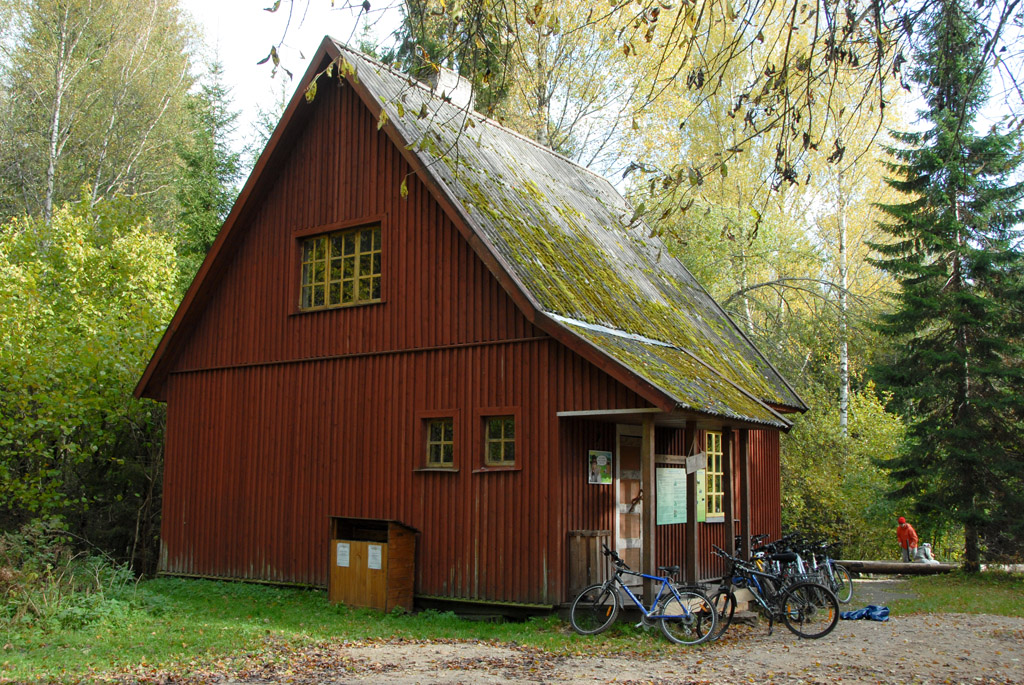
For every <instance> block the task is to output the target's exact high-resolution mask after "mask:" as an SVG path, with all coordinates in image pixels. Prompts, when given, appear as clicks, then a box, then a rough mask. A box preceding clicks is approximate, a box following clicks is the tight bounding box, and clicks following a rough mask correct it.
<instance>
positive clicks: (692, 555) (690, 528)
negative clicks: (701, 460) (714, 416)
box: [683, 421, 700, 583]
mask: <svg viewBox="0 0 1024 685" xmlns="http://www.w3.org/2000/svg"><path fill="white" fill-rule="evenodd" d="M696 439H697V422H696V421H687V422H686V430H685V432H684V433H683V444H685V445H686V450H685V451H686V456H688V457H689V456H693V455H692V454H691V453H692V452H693V447H694V441H696ZM698 451H699V450H698ZM699 525H700V524H699V523H697V472H696V471H694V472H693V473H687V474H686V539H685V540H684V541H683V560H684V564H685V569H684V572H683V573H684V576H683V577H684V578H686V582H688V583H696V582H697V581H698V580H700V557H699V556H698V554H699V552H698V551H697V540H698V539H699V538H698V534H697V526H699Z"/></svg>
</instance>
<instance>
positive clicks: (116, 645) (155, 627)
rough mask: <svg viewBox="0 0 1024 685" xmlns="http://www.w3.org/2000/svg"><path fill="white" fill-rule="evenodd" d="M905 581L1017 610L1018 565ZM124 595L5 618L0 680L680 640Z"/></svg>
mask: <svg viewBox="0 0 1024 685" xmlns="http://www.w3.org/2000/svg"><path fill="white" fill-rule="evenodd" d="M910 586H911V589H912V590H913V591H914V592H916V593H917V594H918V595H919V599H913V600H899V601H898V602H896V603H895V604H896V605H897V606H896V607H894V608H895V611H894V613H910V612H914V611H927V612H936V613H937V612H944V611H956V612H971V613H997V614H1003V615H1011V616H1024V578H1021V577H1020V576H1015V577H1011V576H1008V575H1006V574H995V573H993V574H985V575H983V576H982V577H980V578H972V577H968V576H965V575H960V574H953V575H945V576H932V577H925V578H915V579H912V580H911V581H910ZM979 590H980V591H979ZM130 604H131V606H132V608H131V610H129V611H119V612H116V613H114V614H113V615H105V614H104V612H102V611H98V612H96V613H95V616H94V617H91V618H89V619H87V621H86V622H85V623H84V624H83V625H80V626H79V627H77V628H67V627H64V628H59V629H49V630H44V629H41V628H39V627H32V626H26V627H22V628H20V629H11V628H8V629H6V630H5V631H4V636H3V655H2V657H0V682H3V681H4V680H7V681H14V682H25V681H30V682H34V681H51V680H56V681H70V682H73V681H78V680H81V681H88V682H93V681H97V680H100V681H102V680H104V679H106V678H110V677H112V672H113V671H116V670H117V669H122V668H134V669H136V670H135V671H134V673H136V674H138V673H139V669H141V670H142V672H143V673H144V672H145V669H147V668H150V669H154V670H157V669H159V670H164V669H166V670H171V671H174V672H178V673H182V674H187V673H192V672H202V671H203V670H205V669H211V668H212V669H216V668H218V665H220V664H223V663H224V660H225V659H228V658H231V657H234V656H250V657H251V656H258V655H259V652H260V650H263V649H265V648H266V647H267V645H268V644H269V645H274V647H275V648H280V646H281V645H282V644H283V645H288V646H294V647H299V646H303V645H306V644H312V643H317V642H320V641H324V640H331V641H343V640H350V641H360V640H372V639H395V638H397V639H409V640H421V639H422V640H437V639H442V640H443V639H467V640H485V641H488V640H494V641H500V642H516V643H519V644H521V645H528V646H533V647H538V648H543V649H545V650H550V651H554V652H559V653H564V654H572V653H576V652H584V651H585V652H586V653H587V654H594V653H600V652H608V653H619V654H621V653H623V652H632V653H637V654H652V655H653V654H658V653H662V652H664V651H666V650H668V651H671V650H675V649H678V647H677V646H674V645H671V644H669V643H668V642H667V641H666V640H664V638H663V637H662V636H661V635H660V632H658V631H652V632H651V633H649V634H647V635H641V634H640V633H641V631H640V630H638V629H636V628H633V627H632V626H630V625H628V624H623V623H621V622H620V623H619V624H618V625H616V626H615V627H614V628H613V629H612V630H610V631H608V633H606V634H603V635H600V636H579V635H576V634H575V633H573V631H572V630H571V628H569V627H568V625H567V624H565V623H562V622H561V621H559V620H558V619H557V618H556V617H544V618H538V619H533V620H530V621H527V622H524V623H511V622H509V623H490V622H481V621H469V620H462V619H459V618H457V617H456V616H454V615H453V614H450V613H438V612H432V611H427V612H420V613H418V614H415V615H405V614H398V613H394V614H382V613H380V612H376V611H369V610H359V609H349V608H346V607H340V606H332V605H330V604H329V603H328V602H327V597H326V593H325V592H322V591H315V590H297V589H284V588H275V587H268V586H262V585H251V584H243V583H227V582H215V581H206V580H185V579H173V578H158V579H155V580H149V581H146V582H143V583H140V584H139V585H138V587H137V588H136V589H135V591H134V596H133V597H132V598H131V601H130ZM711 649H714V647H711Z"/></svg>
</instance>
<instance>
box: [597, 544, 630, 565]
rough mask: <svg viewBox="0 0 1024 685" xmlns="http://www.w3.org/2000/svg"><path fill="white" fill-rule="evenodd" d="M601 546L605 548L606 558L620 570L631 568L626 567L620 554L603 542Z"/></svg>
mask: <svg viewBox="0 0 1024 685" xmlns="http://www.w3.org/2000/svg"><path fill="white" fill-rule="evenodd" d="M601 546H602V547H604V555H605V556H606V557H610V558H611V560H612V561H613V562H615V565H616V566H617V567H618V568H629V566H627V565H626V562H624V561H623V560H622V557H620V556H619V553H618V552H616V551H615V550H613V549H609V548H608V545H607V544H605V543H603V542H602V543H601Z"/></svg>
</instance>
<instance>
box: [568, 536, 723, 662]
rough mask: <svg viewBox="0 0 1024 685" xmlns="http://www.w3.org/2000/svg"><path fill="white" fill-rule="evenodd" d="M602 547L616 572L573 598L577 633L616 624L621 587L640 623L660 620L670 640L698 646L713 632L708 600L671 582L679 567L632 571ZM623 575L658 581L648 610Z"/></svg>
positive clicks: (591, 632) (713, 619)
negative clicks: (655, 571) (650, 572)
mask: <svg viewBox="0 0 1024 685" xmlns="http://www.w3.org/2000/svg"><path fill="white" fill-rule="evenodd" d="M603 547H604V555H605V556H606V557H609V558H610V559H611V560H612V562H613V563H614V564H615V573H614V575H612V577H611V578H609V579H608V580H606V581H605V582H603V583H598V584H596V585H591V586H589V587H587V588H584V589H583V591H582V592H581V593H580V594H579V595H578V596H577V597H576V599H575V601H573V603H572V609H571V610H570V612H569V620H570V621H571V622H572V627H573V629H574V630H575V631H576V632H577V633H580V634H582V635H596V634H597V633H600V632H601V631H603V630H607V629H608V627H609V626H610V625H611V624H613V623H615V619H616V618H618V615H619V610H620V609H621V608H622V595H621V593H620V590H624V591H625V593H626V596H627V597H629V598H630V599H631V600H633V603H634V604H635V605H636V607H637V609H639V610H640V616H641V620H640V625H645V626H647V625H652V624H653V623H655V622H657V623H659V624H660V625H661V631H662V632H663V633H665V637H667V638H668V639H669V640H671V641H672V642H675V643H677V644H682V645H698V644H700V643H702V642H704V641H706V640H707V639H708V638H710V637H711V635H712V634H714V632H715V626H716V624H717V622H718V615H717V614H716V612H715V609H714V606H713V605H712V604H711V600H710V599H708V596H707V595H706V594H704V593H703V592H702V591H701V590H699V589H697V588H690V587H681V586H678V585H676V584H674V583H673V582H672V580H671V578H672V576H674V575H675V574H676V573H678V572H679V567H678V566H659V567H658V570H659V571H661V572H663V573H664V574H665V575H664V576H652V575H648V574H646V573H638V572H636V571H633V570H631V569H630V568H629V566H627V565H626V562H624V561H623V560H622V558H621V557H620V556H619V555H618V554H617V553H615V552H613V551H612V550H610V549H608V545H603ZM624 575H626V576H635V577H637V578H646V579H648V580H653V581H657V582H660V583H661V585H660V586H659V587H658V591H657V592H656V593H655V595H654V599H653V600H652V601H651V606H650V608H649V609H648V608H647V607H645V606H644V604H643V602H642V601H641V600H640V599H639V598H638V597H637V596H636V595H634V594H633V592H632V591H631V590H630V589H629V587H628V586H627V585H626V584H625V583H624V582H622V576H624Z"/></svg>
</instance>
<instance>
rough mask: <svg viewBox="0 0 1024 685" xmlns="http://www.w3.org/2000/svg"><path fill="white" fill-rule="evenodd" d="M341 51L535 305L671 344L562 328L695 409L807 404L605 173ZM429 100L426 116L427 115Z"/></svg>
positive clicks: (759, 411) (740, 412)
mask: <svg viewBox="0 0 1024 685" xmlns="http://www.w3.org/2000/svg"><path fill="white" fill-rule="evenodd" d="M339 47H340V46H339ZM341 49H342V50H343V51H344V52H343V54H344V55H345V57H346V59H348V60H350V61H351V62H353V63H355V65H356V67H357V69H358V74H359V79H360V81H361V82H362V83H363V84H365V86H366V87H367V88H368V89H369V91H370V93H371V94H372V95H373V96H374V97H375V98H376V99H377V100H378V102H379V103H380V104H381V106H382V107H384V108H385V110H386V111H387V115H388V118H389V121H390V125H394V126H395V127H396V128H397V130H398V132H399V133H400V135H401V136H402V138H403V139H404V140H405V141H406V142H407V143H410V144H412V146H413V147H412V149H413V150H415V153H416V154H417V155H418V156H419V157H420V159H421V161H422V162H423V163H424V166H425V168H426V169H427V172H428V173H429V174H430V175H431V176H432V177H433V178H434V180H435V181H436V182H438V185H440V186H441V187H442V188H443V189H444V190H445V191H446V192H447V193H448V195H449V196H450V199H451V200H452V201H453V202H455V203H456V204H457V205H458V206H460V207H461V208H462V210H463V211H464V213H465V215H466V216H467V217H468V218H469V219H470V221H471V223H472V226H471V228H472V230H474V231H475V232H476V233H477V234H478V235H479V236H480V237H481V239H482V240H484V242H485V243H486V244H487V245H488V246H489V247H490V249H491V250H492V252H493V253H494V254H495V255H496V256H498V257H499V258H500V260H501V261H502V262H503V263H504V264H505V265H506V266H507V268H508V270H509V271H510V273H511V275H512V276H513V277H514V278H515V279H516V281H517V282H519V283H520V284H522V286H523V287H524V288H525V289H526V290H527V291H528V294H529V295H530V296H531V297H532V298H533V299H534V301H535V302H536V303H537V306H538V307H539V309H540V310H541V311H543V312H546V313H548V314H553V315H555V316H556V317H563V318H567V319H574V320H577V321H580V322H585V323H587V324H594V325H598V326H603V327H606V328H609V329H615V330H617V331H621V332H623V333H626V334H631V335H636V336H642V337H643V338H647V339H651V340H655V341H660V342H662V343H665V345H667V346H658V345H642V344H638V343H636V342H635V341H629V340H628V337H623V336H616V335H597V334H594V333H593V332H592V331H591V332H588V333H584V332H582V331H585V330H586V329H585V328H580V327H578V326H567V328H568V329H569V330H572V331H573V332H574V333H576V334H577V335H580V336H581V337H583V338H584V339H586V340H588V341H589V342H590V343H591V344H593V345H596V346H597V347H599V348H600V349H602V350H604V351H605V352H606V353H608V354H609V355H610V356H612V357H613V358H615V359H616V360H617V361H619V363H621V364H623V365H624V366H626V367H627V368H629V369H632V370H633V371H634V372H635V373H638V374H639V375H641V376H643V377H645V378H648V379H649V380H650V381H651V382H653V383H654V384H655V385H657V386H658V387H661V388H663V389H664V390H665V391H666V393H667V394H669V395H671V396H673V397H677V398H678V399H679V401H680V404H681V405H684V406H686V407H689V408H691V409H694V410H697V411H705V412H708V413H713V414H718V415H721V416H729V417H740V416H742V417H746V418H749V419H751V420H757V421H764V422H769V423H773V424H777V423H778V421H779V419H778V417H777V416H776V415H774V414H772V412H770V411H767V410H766V408H765V407H764V406H763V405H760V404H759V403H758V402H756V401H754V400H751V399H750V398H749V397H747V396H746V395H744V394H743V393H742V392H739V391H738V390H736V387H735V386H739V387H741V388H744V389H745V390H747V391H748V392H749V393H750V394H751V395H753V396H755V397H757V398H759V399H761V400H763V401H764V402H766V403H770V404H773V405H781V406H787V407H793V408H796V409H802V408H804V404H803V402H802V401H801V400H800V398H799V397H797V396H796V394H795V393H794V392H793V391H792V389H791V388H790V387H789V385H788V384H787V383H786V382H785V380H784V379H783V378H782V377H781V376H780V375H779V374H778V372H777V371H776V370H775V369H774V368H773V367H772V366H771V365H770V364H769V363H768V362H767V360H766V359H765V358H764V357H763V356H762V355H761V354H760V353H759V352H758V351H757V350H756V349H755V348H754V347H753V345H752V344H751V343H750V341H749V340H748V339H747V338H746V337H745V336H743V334H742V333H741V332H740V331H739V329H738V328H737V327H736V326H735V324H734V323H733V322H732V321H731V320H730V319H729V318H728V317H727V316H726V315H725V313H724V312H723V311H722V309H721V308H720V307H719V306H718V305H717V304H716V303H715V302H714V301H713V300H712V298H711V297H710V296H709V295H708V293H707V292H706V291H705V290H704V289H703V288H702V287H701V286H700V285H699V284H698V283H697V282H696V281H695V280H694V278H693V276H692V275H691V274H690V273H689V272H688V271H687V270H686V268H685V267H683V265H682V264H681V263H680V262H679V261H678V260H676V259H674V258H672V257H671V256H669V254H668V251H667V249H666V248H665V246H664V245H663V244H662V243H661V242H660V240H659V239H658V238H656V237H652V236H651V235H650V231H649V230H648V228H647V226H646V225H644V224H643V223H639V224H636V225H633V226H627V225H626V224H627V222H628V221H629V220H630V218H631V217H632V214H633V210H632V209H631V208H630V207H629V205H628V204H627V203H626V202H625V200H624V199H623V198H622V196H621V195H619V193H618V192H617V191H616V190H615V188H614V187H612V186H611V184H610V183H608V182H607V181H606V180H605V179H602V178H600V177H598V176H596V175H595V174H593V173H591V172H590V171H588V170H586V169H584V168H582V167H580V166H578V165H576V164H574V163H572V162H571V161H569V160H567V159H565V158H563V157H560V156H559V155H557V154H555V153H554V152H552V151H550V150H548V149H547V148H543V147H541V146H539V145H537V144H536V143H534V142H533V141H530V140H528V139H526V138H523V137H522V136H519V135H518V134H516V133H513V132H512V131H509V130H507V129H505V128H503V127H501V126H500V125H498V124H496V123H495V122H492V121H490V120H487V119H484V118H482V117H479V115H475V114H467V113H466V112H464V111H463V110H460V109H458V108H456V107H454V106H452V105H451V104H450V103H446V102H444V101H442V100H440V99H439V98H436V97H434V96H433V95H432V94H431V93H430V91H428V90H427V89H425V88H421V87H415V86H410V84H409V81H408V79H407V78H406V77H404V76H401V75H399V74H396V73H394V72H392V71H390V70H389V69H387V68H386V67H382V66H381V65H378V64H376V63H374V62H371V61H369V60H368V59H366V58H365V57H363V56H362V55H359V54H356V53H353V52H350V51H345V49H344V48H341ZM398 102H403V103H404V104H403V107H402V111H403V112H404V113H405V114H404V116H400V115H399V108H398V106H397V103H398ZM423 105H426V107H427V112H428V113H429V115H430V116H428V117H425V118H420V117H418V116H417V115H416V114H415V113H416V112H420V111H421V109H422V106H423ZM468 120H471V121H472V122H473V125H472V126H469V125H467V123H466V122H467V121H468ZM421 141H429V142H427V143H421ZM655 348H656V349H655ZM684 350H685V352H684ZM687 353H689V354H687ZM694 357H696V358H697V359H699V360H700V361H701V362H703V363H698V362H697V361H696V360H694Z"/></svg>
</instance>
